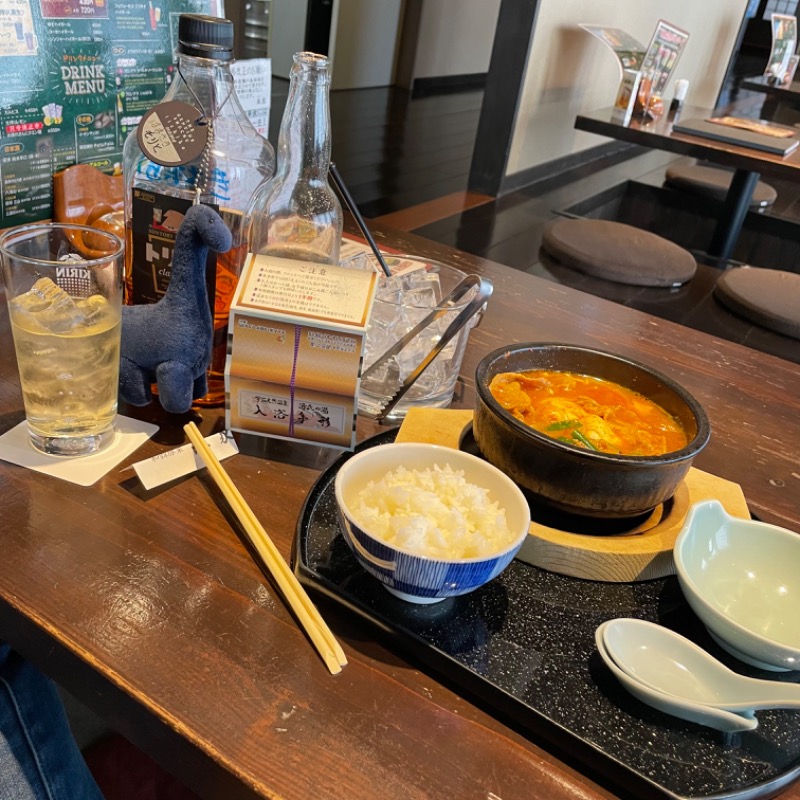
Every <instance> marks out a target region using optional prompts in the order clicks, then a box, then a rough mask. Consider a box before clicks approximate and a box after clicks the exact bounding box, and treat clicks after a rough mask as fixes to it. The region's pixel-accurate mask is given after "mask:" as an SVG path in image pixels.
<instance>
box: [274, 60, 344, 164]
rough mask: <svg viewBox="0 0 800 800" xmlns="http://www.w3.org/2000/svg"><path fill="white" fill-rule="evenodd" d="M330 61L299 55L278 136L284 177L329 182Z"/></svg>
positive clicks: (279, 162)
mask: <svg viewBox="0 0 800 800" xmlns="http://www.w3.org/2000/svg"><path fill="white" fill-rule="evenodd" d="M327 65H328V62H327V59H323V58H321V57H320V56H315V55H313V54H307V55H306V54H298V55H296V56H295V63H294V66H293V67H292V74H291V80H290V83H289V97H288V99H287V102H286V111H285V112H284V115H283V119H282V121H281V129H280V133H279V135H278V171H279V172H280V173H281V175H282V176H283V177H288V176H293V177H298V176H301V175H302V176H304V177H305V178H307V179H317V180H327V174H328V167H329V166H330V161H331V120H330V110H329V103H328V90H329V86H330V76H329V73H328V66H327Z"/></svg>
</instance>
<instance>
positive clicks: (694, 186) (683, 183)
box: [666, 164, 778, 208]
mask: <svg viewBox="0 0 800 800" xmlns="http://www.w3.org/2000/svg"><path fill="white" fill-rule="evenodd" d="M732 178H733V173H732V172H728V171H727V170H724V169H715V168H714V167H699V166H692V165H691V164H690V165H687V166H672V167H669V168H668V169H667V172H666V183H667V184H668V185H670V186H674V187H675V188H677V189H685V190H686V191H689V192H693V193H694V194H699V195H702V196H703V197H713V198H714V199H715V200H720V201H721V200H724V199H725V197H726V195H727V194H728V188H729V187H730V185H731V179H732ZM777 197H778V193H777V192H776V191H775V189H773V188H772V187H771V186H770V185H769V184H768V183H764V182H763V181H759V182H758V183H757V184H756V188H755V189H754V190H753V197H752V199H751V200H750V208H766V207H767V206H771V205H772V204H773V203H774V202H775V200H776V199H777Z"/></svg>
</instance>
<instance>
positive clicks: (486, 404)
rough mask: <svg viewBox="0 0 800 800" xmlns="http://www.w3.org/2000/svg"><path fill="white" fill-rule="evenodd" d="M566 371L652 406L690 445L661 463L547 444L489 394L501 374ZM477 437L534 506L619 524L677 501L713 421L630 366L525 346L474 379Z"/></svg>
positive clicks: (601, 356)
mask: <svg viewBox="0 0 800 800" xmlns="http://www.w3.org/2000/svg"><path fill="white" fill-rule="evenodd" d="M533 369H551V370H562V371H566V372H578V373H580V374H583V375H592V376H594V377H597V378H605V379H607V380H611V381H614V382H615V383H619V384H621V385H622V386H626V387H628V388H630V389H633V390H634V391H636V392H639V394H642V395H644V396H645V397H648V398H650V399H651V400H653V401H654V402H656V403H658V404H659V405H660V406H661V407H662V408H664V409H665V410H666V411H668V412H669V413H670V414H672V416H673V417H675V418H676V419H677V420H679V421H680V423H681V424H682V425H683V427H684V429H685V430H686V433H687V435H688V437H689V443H688V444H687V445H686V447H684V448H682V449H681V450H676V451H675V452H672V453H666V454H665V455H663V456H619V455H610V454H608V453H601V452H595V451H591V450H584V449H583V448H580V447H577V446H576V447H573V446H572V445H568V444H565V443H563V442H560V441H558V440H557V439H552V438H550V437H549V436H545V435H544V434H542V433H539V432H538V431H535V430H534V429H533V428H531V427H529V426H528V425H525V424H524V423H522V422H520V421H519V420H518V419H516V418H515V417H514V416H512V415H511V414H510V413H509V412H508V411H506V410H505V409H504V408H503V407H502V406H501V405H500V404H499V403H498V402H497V401H496V400H495V399H494V397H492V394H491V392H490V391H489V384H490V383H491V381H492V378H493V377H494V376H495V375H497V374H498V373H501V372H525V371H527V370H533ZM475 378H476V383H477V391H478V400H477V403H476V406H475V418H474V423H473V432H474V435H475V442H476V444H477V445H478V448H479V449H480V451H481V453H482V454H483V456H484V457H485V458H486V459H487V460H488V461H489V462H491V463H492V464H494V465H495V466H496V467H498V468H499V469H501V470H502V471H503V472H505V473H506V474H507V475H508V476H509V477H510V478H511V479H512V480H514V481H515V482H516V483H517V484H518V485H519V486H521V487H522V488H523V489H526V490H528V491H529V492H531V493H532V494H533V495H535V496H536V497H535V499H537V500H539V501H541V502H542V503H544V504H546V505H547V506H550V507H552V508H555V509H558V510H559V511H566V512H569V513H571V514H578V515H581V516H589V517H604V518H609V519H615V518H617V519H622V518H626V517H635V516H639V515H642V514H645V513H647V512H648V511H650V510H652V509H653V508H655V507H656V506H657V505H658V504H659V503H663V502H664V501H666V500H668V499H669V498H670V497H672V495H673V493H674V492H675V489H676V488H677V486H678V484H679V483H680V482H681V481H682V480H683V478H684V476H685V475H686V473H687V472H688V471H689V467H690V465H691V463H692V461H693V459H694V457H695V456H696V455H697V454H698V453H699V452H700V451H701V450H702V449H703V448H704V447H705V446H706V444H707V442H708V439H709V436H710V432H711V431H710V426H709V424H708V417H707V416H706V413H705V411H704V410H703V408H702V406H701V405H700V404H699V403H698V402H697V400H695V399H694V398H693V397H692V396H691V395H690V394H689V393H688V392H687V391H686V390H685V389H683V388H682V387H681V386H679V385H678V384H677V383H675V382H674V381H672V380H670V379H669V378H667V377H666V376H665V375H662V374H660V373H659V372H656V371H655V370H653V369H651V368H650V367H646V366H644V365H643V364H638V363H636V362H635V361H631V360H630V359H627V358H623V357H622V356H616V355H614V354H613V353H606V352H603V351H601V350H592V349H590V348H587V347H578V346H573V345H564V344H537V343H531V342H528V343H525V344H517V345H513V346H510V347H503V348H500V349H498V350H495V351H494V352H492V353H489V355H487V356H486V357H485V358H483V360H482V361H481V362H480V364H478V368H477V370H476V373H475Z"/></svg>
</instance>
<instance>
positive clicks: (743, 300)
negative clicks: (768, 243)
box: [714, 267, 800, 339]
mask: <svg viewBox="0 0 800 800" xmlns="http://www.w3.org/2000/svg"><path fill="white" fill-rule="evenodd" d="M714 296H715V297H716V298H717V299H718V300H719V301H720V303H722V304H723V305H724V306H726V307H727V308H729V309H730V310H731V311H733V312H734V313H735V314H738V315H739V316H741V317H744V318H745V319H748V320H750V322H754V323H756V325H761V327H763V328H768V329H769V330H772V331H777V332H778V333H782V334H784V335H785V336H792V337H794V338H795V339H800V275H798V274H797V273H796V272H783V271H781V270H777V269H762V268H760V267H736V268H735V269H731V270H728V271H727V272H724V273H723V274H722V277H720V279H719V280H718V281H717V283H716V285H715V286H714Z"/></svg>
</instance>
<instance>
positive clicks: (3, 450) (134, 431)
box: [0, 416, 158, 486]
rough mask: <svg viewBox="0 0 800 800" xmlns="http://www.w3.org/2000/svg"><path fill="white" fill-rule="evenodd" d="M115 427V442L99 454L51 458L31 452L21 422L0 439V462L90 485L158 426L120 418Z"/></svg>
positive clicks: (81, 484) (26, 432) (137, 446)
mask: <svg viewBox="0 0 800 800" xmlns="http://www.w3.org/2000/svg"><path fill="white" fill-rule="evenodd" d="M114 427H115V429H116V436H115V437H114V441H113V442H112V443H111V444H110V445H109V446H108V447H107V448H106V449H105V450H103V451H102V452H100V453H95V454H94V455H90V456H74V457H69V456H50V455H47V454H46V453H40V452H39V451H38V450H36V449H34V447H33V445H32V444H31V442H30V437H29V436H28V426H27V423H25V422H20V424H19V425H17V426H15V427H13V428H12V429H11V430H10V431H6V432H5V433H4V434H3V435H2V436H0V459H2V460H3V461H10V462H11V463H12V464H17V465H19V466H20V467H27V468H28V469H32V470H35V471H36V472H44V473H45V475H52V476H53V477H54V478H61V480H64V481H69V482H70V483H77V484H78V485H79V486H91V485H92V484H93V483H96V482H97V481H98V480H100V478H102V477H103V475H105V474H106V473H108V472H111V470H112V469H114V467H116V466H117V464H119V463H120V462H121V461H122V460H123V459H125V458H127V457H128V456H129V455H130V454H131V453H133V452H134V450H136V449H138V448H139V447H141V446H142V445H143V444H144V443H145V442H146V441H147V440H148V439H149V438H150V437H151V436H152V435H153V434H154V433H155V432H156V431H157V430H158V425H151V424H150V423H149V422H142V421H141V420H138V419H131V418H129V417H119V416H118V417H117V421H116V423H115V426H114Z"/></svg>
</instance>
